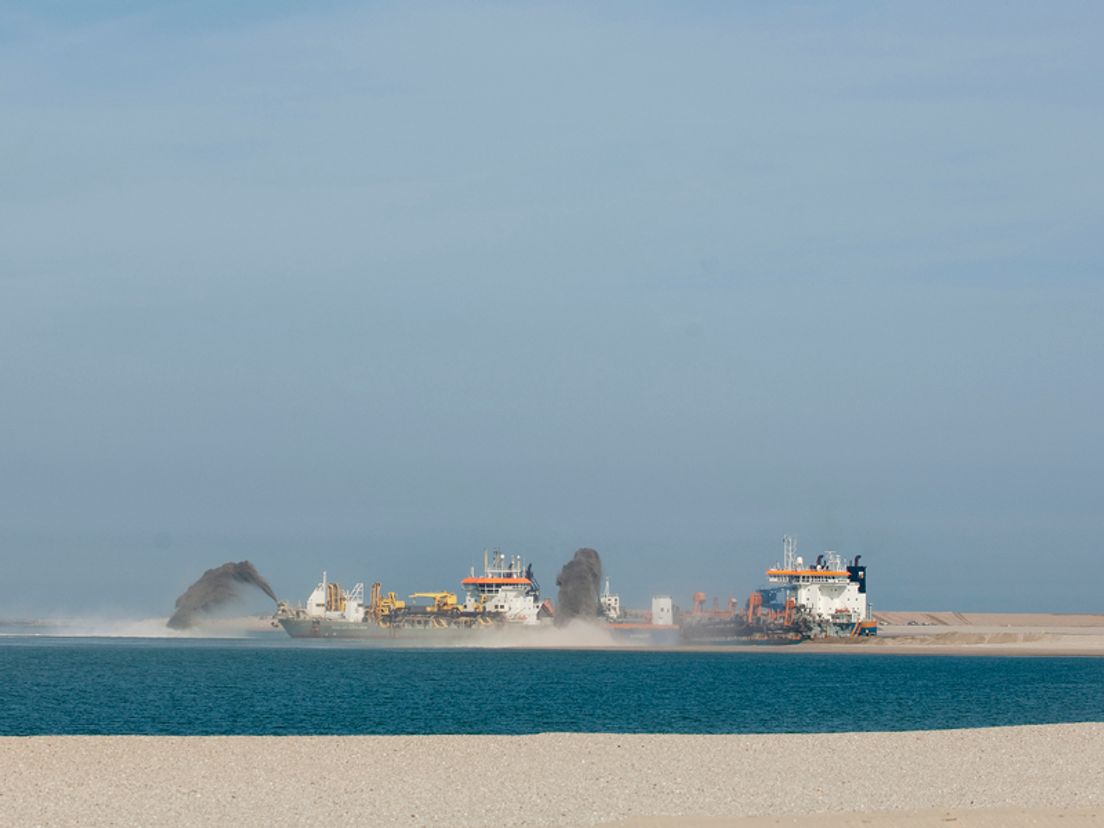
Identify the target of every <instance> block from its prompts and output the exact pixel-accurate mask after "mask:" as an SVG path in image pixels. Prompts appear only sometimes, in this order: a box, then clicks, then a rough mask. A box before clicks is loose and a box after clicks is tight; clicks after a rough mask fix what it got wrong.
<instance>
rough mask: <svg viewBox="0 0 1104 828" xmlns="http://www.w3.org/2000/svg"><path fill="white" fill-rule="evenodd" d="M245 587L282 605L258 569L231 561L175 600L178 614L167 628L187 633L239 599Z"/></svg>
mask: <svg viewBox="0 0 1104 828" xmlns="http://www.w3.org/2000/svg"><path fill="white" fill-rule="evenodd" d="M242 585H249V586H255V587H257V589H259V590H260V591H261V592H263V593H264V594H265V595H267V596H268V597H269V598H271V599H272V600H273V602H274V603H279V601H278V600H277V598H276V593H275V592H273V590H272V587H271V586H269V585H268V581H266V580H265V579H264V577H263V576H262V575H261V573H260V572H258V571H257V567H255V566H253V564H251V563H250V562H249V561H239V562H238V563H233V562H232V561H231V562H229V563H224V564H223V565H222V566H220V567H216V568H215V569H208V570H207V571H206V572H204V573H203V575H202V576H201V577H200V579H199V580H198V581H196V582H195V583H194V584H192V585H191V586H190V587H188V588H187V589H186V590H185V591H184V594H183V595H181V596H180V597H179V598H177V599H176V612H174V613H173V616H172V618H170V619H169V621H168V626H170V627H172V628H173V629H174V630H186V629H188V628H189V627H192V626H194V625H195V624H196V623H197V622H198V621H199V617H200V616H202V615H203V614H204V613H207V612H210V611H211V610H213V609H217V608H218V607H220V606H222V605H223V604H226V603H229V602H230V601H233V600H235V599H237V598H239V597H240V596H241V587H242Z"/></svg>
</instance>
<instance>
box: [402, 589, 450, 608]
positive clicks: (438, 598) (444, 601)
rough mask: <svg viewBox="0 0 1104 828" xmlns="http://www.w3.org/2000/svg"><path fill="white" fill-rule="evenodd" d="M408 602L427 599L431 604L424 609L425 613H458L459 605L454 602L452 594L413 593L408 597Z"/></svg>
mask: <svg viewBox="0 0 1104 828" xmlns="http://www.w3.org/2000/svg"><path fill="white" fill-rule="evenodd" d="M408 597H409V598H410V600H412V601H416V600H417V599H419V598H429V599H430V600H431V601H433V603H432V604H431V605H429V606H427V607H426V608H425V610H426V612H440V613H447V612H452V613H457V612H460V604H459V603H458V602H457V600H456V593H454V592H414V593H412V594H411V595H410V596H408Z"/></svg>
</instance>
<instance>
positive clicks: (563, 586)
mask: <svg viewBox="0 0 1104 828" xmlns="http://www.w3.org/2000/svg"><path fill="white" fill-rule="evenodd" d="M601 581H602V558H601V557H600V556H599V555H598V552H597V551H595V550H594V549H589V548H586V547H584V548H583V549H579V550H577V551H576V552H575V557H574V558H572V559H571V560H570V561H568V562H567V563H566V564H564V567H563V569H561V570H560V574H559V575H557V576H556V586H558V587H559V588H560V594H559V596H558V597H557V598H556V626H558V627H562V626H564V625H565V624H567V623H568V622H570V621H572V620H574V619H576V618H578V619H579V620H583V621H590V620H597V619H598V617H599V616H600V615H601V613H602V610H601V597H600V595H599V589H600V587H599V585H600V583H601Z"/></svg>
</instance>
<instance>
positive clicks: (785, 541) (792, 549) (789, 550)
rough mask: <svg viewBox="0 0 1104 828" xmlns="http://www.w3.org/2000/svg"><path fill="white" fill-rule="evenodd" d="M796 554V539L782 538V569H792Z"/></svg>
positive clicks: (788, 536)
mask: <svg viewBox="0 0 1104 828" xmlns="http://www.w3.org/2000/svg"><path fill="white" fill-rule="evenodd" d="M796 552H797V538H795V537H794V536H793V535H783V536H782V568H783V569H793V568H794V557H795V556H796V555H795V553H796Z"/></svg>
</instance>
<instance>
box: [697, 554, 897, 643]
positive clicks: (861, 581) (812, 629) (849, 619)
mask: <svg viewBox="0 0 1104 828" xmlns="http://www.w3.org/2000/svg"><path fill="white" fill-rule="evenodd" d="M861 557H862V556H861V555H856V556H855V557H854V558H853V559H852V560H851V561H850V562H847V563H845V562H844V560H843V558H842V557H841V556H840V555H839V554H838V553H836V552H833V551H827V552H824V553H822V554H820V555H817V557H816V560H815V561H813V562H812V563H807V562H806V561H805V559H804V558H803V557H802V556H800V555H798V554H797V541H796V540H795V539H794V538H793V537H792V536H790V535H786V536H785V537H784V538H782V561H781V562H780V563H777V564H775V565H774V566H773V567H771V568H769V569H768V570H767V572H766V575H767V581H768V583H770V584H772V585H773V586H771V587H767V588H765V589H760V590H756V591H755V592H752V593H751V594H750V595H749V596H748V599H747V603H746V605H745V606H744V608H743V609H741V608H740V607H739V605H738V604H737V602H736V601H735V599H730V600H729V605H728V607H727V608H726V609H723V610H722V609H720V608H719V607H717V606H716V605H714V608H713V609H711V610H707V609H705V598H706V596H705V593H704V592H698V593H695V594H694V599H693V610H691V611H690V612H689V613H684V614H683V615H682V616H681V618H680V619H679V621H680V627H681V630H682V640H683V641H684V642H685V643H691V644H795V643H798V642H800V641H804V640H805V639H809V638H859V637H866V636H872V635H877V633H878V625H877V622H876V621H875V620H874V618H873V612H872V610H871V606H870V603H869V601H868V600H867V592H866V566H864V565H863V564H861V563H860V559H861Z"/></svg>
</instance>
